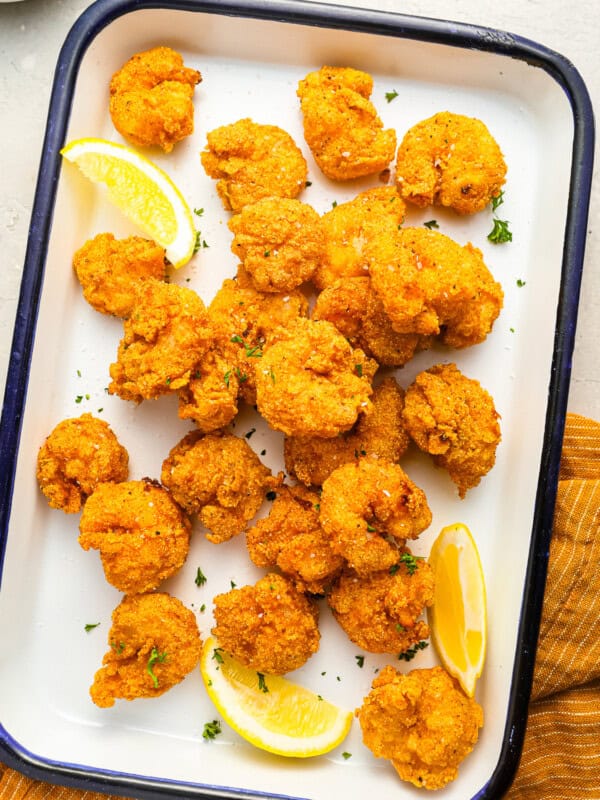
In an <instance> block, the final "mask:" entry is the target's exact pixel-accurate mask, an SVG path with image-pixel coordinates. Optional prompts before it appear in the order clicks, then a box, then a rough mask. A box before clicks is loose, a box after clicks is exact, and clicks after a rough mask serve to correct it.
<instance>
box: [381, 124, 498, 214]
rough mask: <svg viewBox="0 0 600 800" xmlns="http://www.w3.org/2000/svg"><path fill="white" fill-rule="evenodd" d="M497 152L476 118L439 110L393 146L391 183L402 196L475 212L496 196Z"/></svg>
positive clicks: (424, 203) (466, 211)
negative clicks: (393, 183) (393, 165)
mask: <svg viewBox="0 0 600 800" xmlns="http://www.w3.org/2000/svg"><path fill="white" fill-rule="evenodd" d="M505 177H506V163H505V161H504V157H503V155H502V152H501V150H500V148H499V146H498V144H497V142H496V140H495V139H494V138H493V136H492V135H491V133H490V132H489V130H488V129H487V127H486V126H485V125H484V123H483V122H481V120H479V119H475V118H472V117H465V116H463V115H461V114H452V113H450V112H449V111H443V112H441V113H439V114H434V116H433V117H429V119H425V120H423V121H422V122H419V123H417V124H416V125H414V126H413V127H412V128H411V129H410V130H409V131H408V132H407V133H406V134H405V136H404V138H403V140H402V142H401V143H400V146H399V147H398V155H397V159H396V183H397V186H398V189H399V191H400V194H401V195H402V197H403V198H404V199H405V200H408V201H409V202H411V203H414V204H415V205H417V206H419V207H421V208H424V207H425V206H429V205H439V206H447V207H449V208H453V209H454V210H455V211H456V212H457V213H459V214H474V213H475V212H477V211H481V210H482V209H483V208H485V206H486V205H487V204H488V203H489V202H490V201H491V200H492V198H494V197H497V196H498V195H499V194H500V190H501V188H502V186H503V184H504V181H505Z"/></svg>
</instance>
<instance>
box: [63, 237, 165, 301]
mask: <svg viewBox="0 0 600 800" xmlns="http://www.w3.org/2000/svg"><path fill="white" fill-rule="evenodd" d="M73 268H74V270H75V273H76V275H77V278H78V280H79V283H80V284H81V287H82V289H83V296H84V297H85V299H86V300H87V301H88V303H89V304H90V305H91V306H92V307H93V308H95V309H96V311H100V312H101V313H102V314H113V315H114V316H115V317H128V316H129V315H130V313H131V309H132V308H133V305H134V303H135V299H136V285H137V281H140V280H145V279H146V278H156V279H157V280H159V281H163V280H165V278H166V276H167V271H166V262H165V251H164V248H162V247H160V245H158V244H156V243H155V242H153V241H151V240H150V239H142V238H141V237H140V236H129V237H128V238H127V239H115V237H114V236H113V234H112V233H99V234H98V235H97V236H95V237H94V238H93V239H90V240H89V241H87V242H86V243H85V244H84V245H83V246H82V247H80V248H79V250H77V252H76V253H75V255H74V256H73Z"/></svg>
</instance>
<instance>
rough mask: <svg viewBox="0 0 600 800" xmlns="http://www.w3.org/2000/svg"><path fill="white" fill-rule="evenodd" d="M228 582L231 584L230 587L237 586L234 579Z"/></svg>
mask: <svg viewBox="0 0 600 800" xmlns="http://www.w3.org/2000/svg"><path fill="white" fill-rule="evenodd" d="M229 583H230V584H231V588H232V589H235V587H236V586H237V583H236V582H235V581H229Z"/></svg>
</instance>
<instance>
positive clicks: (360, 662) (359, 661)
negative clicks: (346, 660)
mask: <svg viewBox="0 0 600 800" xmlns="http://www.w3.org/2000/svg"><path fill="white" fill-rule="evenodd" d="M354 658H355V659H356V663H357V664H358V666H359V667H360V668H361V669H362V668H363V666H364V664H365V657H364V656H354Z"/></svg>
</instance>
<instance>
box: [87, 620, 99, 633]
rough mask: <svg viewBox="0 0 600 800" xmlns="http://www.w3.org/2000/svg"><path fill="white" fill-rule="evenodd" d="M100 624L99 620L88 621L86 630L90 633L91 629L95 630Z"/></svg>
mask: <svg viewBox="0 0 600 800" xmlns="http://www.w3.org/2000/svg"><path fill="white" fill-rule="evenodd" d="M98 625H100V623H99V622H88V623H87V625H86V626H85V632H86V633H89V632H90V631H93V630H94V628H97V627H98Z"/></svg>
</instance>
